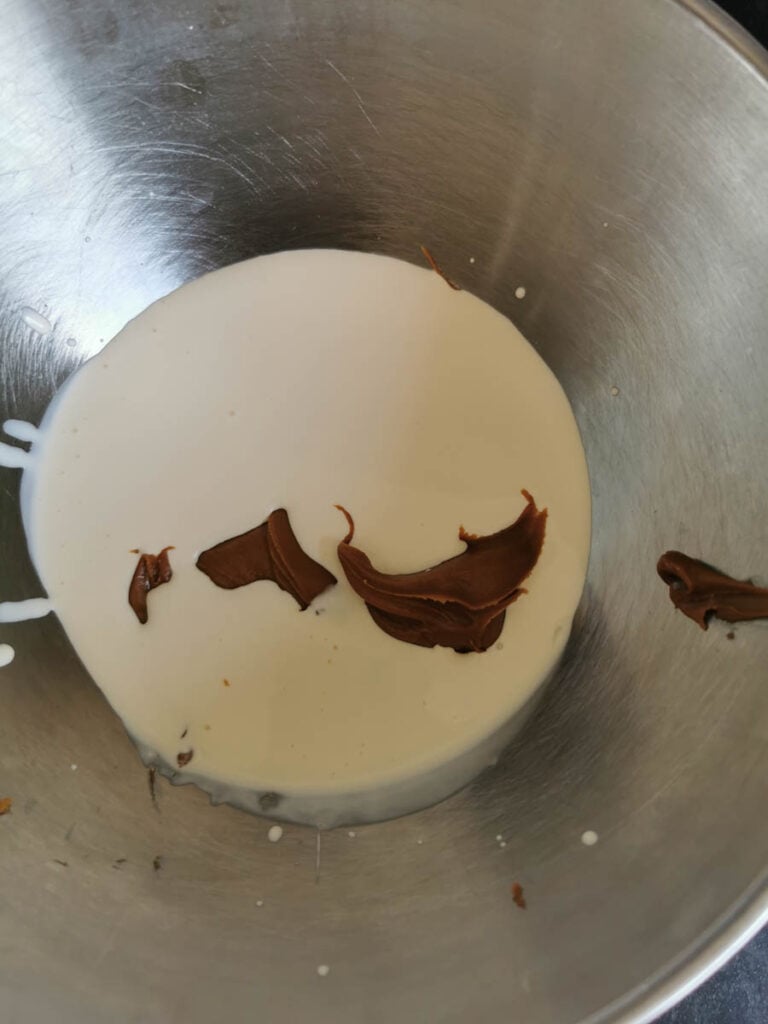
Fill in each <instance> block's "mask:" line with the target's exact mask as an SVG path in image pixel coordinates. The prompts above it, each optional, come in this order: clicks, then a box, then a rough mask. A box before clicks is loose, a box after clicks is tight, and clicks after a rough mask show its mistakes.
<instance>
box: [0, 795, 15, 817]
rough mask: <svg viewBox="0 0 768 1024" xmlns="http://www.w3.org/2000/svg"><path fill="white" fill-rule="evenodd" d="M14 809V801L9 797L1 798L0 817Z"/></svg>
mask: <svg viewBox="0 0 768 1024" xmlns="http://www.w3.org/2000/svg"><path fill="white" fill-rule="evenodd" d="M11 807H13V800H11V798H10V797H9V796H3V797H0V816H1V815H3V814H7V813H8V811H10V809H11Z"/></svg>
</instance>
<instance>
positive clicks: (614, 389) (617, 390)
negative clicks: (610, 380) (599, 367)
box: [611, 384, 621, 398]
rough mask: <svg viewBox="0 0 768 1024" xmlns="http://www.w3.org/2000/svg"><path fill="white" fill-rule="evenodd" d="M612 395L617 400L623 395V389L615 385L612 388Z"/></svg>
mask: <svg viewBox="0 0 768 1024" xmlns="http://www.w3.org/2000/svg"><path fill="white" fill-rule="evenodd" d="M611 394H612V395H613V397H614V398H615V397H616V395H620V394H621V389H620V388H617V387H616V385H615V384H614V385H613V387H612V388H611Z"/></svg>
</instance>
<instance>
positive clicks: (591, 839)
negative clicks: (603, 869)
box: [581, 828, 600, 846]
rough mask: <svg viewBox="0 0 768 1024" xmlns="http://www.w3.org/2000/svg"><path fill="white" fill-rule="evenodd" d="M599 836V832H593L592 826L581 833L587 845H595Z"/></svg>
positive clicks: (582, 839) (583, 841)
mask: <svg viewBox="0 0 768 1024" xmlns="http://www.w3.org/2000/svg"><path fill="white" fill-rule="evenodd" d="M599 838H600V837H599V836H598V834H597V832H593V831H592V829H591V828H590V829H587V831H586V832H582V835H581V841H582V843H584V845H585V846H594V845H595V843H596V842H597V840H598V839H599Z"/></svg>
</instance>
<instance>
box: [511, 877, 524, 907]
mask: <svg viewBox="0 0 768 1024" xmlns="http://www.w3.org/2000/svg"><path fill="white" fill-rule="evenodd" d="M510 892H511V893H512V899H513V900H514V901H515V903H516V904H517V906H518V907H520V909H521V910H525V908H526V907H527V906H528V904H527V903H526V902H525V895H524V892H523V887H522V885H520V883H519V882H513V883H512V886H511V889H510Z"/></svg>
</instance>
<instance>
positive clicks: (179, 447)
mask: <svg viewBox="0 0 768 1024" xmlns="http://www.w3.org/2000/svg"><path fill="white" fill-rule="evenodd" d="M107 367H108V368H109V369H108V372H104V370H105V369H106V368H107ZM233 410H234V411H236V415H234V416H233V415H231V413H232V411H233ZM8 447H10V446H3V448H8ZM12 450H13V452H14V453H20V455H14V456H13V457H14V458H16V459H17V460H20V459H21V458H22V457H23V456H27V453H26V452H24V451H22V449H18V448H13V449H12ZM0 461H2V451H0ZM21 468H24V469H25V472H24V475H23V478H22V511H23V515H24V522H25V528H26V531H27V536H28V539H29V542H30V550H31V553H32V557H33V559H34V562H35V565H36V567H37V570H38V572H39V574H40V577H41V579H42V581H43V584H44V586H45V588H46V590H47V592H48V595H49V598H50V601H51V603H52V605H53V607H54V608H55V610H56V613H57V615H58V616H59V618H60V620H61V622H62V625H63V626H64V629H65V630H66V632H67V635H68V636H69V638H70V640H71V642H72V643H73V645H74V647H75V649H76V650H77V653H78V655H79V656H80V658H81V660H82V661H83V663H84V665H85V666H86V668H87V669H88V671H89V672H90V673H91V675H92V676H93V678H94V680H95V681H96V682H97V683H98V685H99V686H100V687H101V689H102V690H103V692H104V694H105V695H106V697H107V698H108V699H109V701H110V702H111V704H112V705H113V707H114V708H115V710H116V711H117V712H118V713H119V714H120V716H121V717H122V719H123V721H124V722H125V725H126V727H127V728H128V730H129V732H130V733H131V735H132V736H133V737H134V739H135V740H136V742H137V744H138V746H139V749H140V751H141V753H142V756H143V757H144V758H145V760H148V761H152V762H158V763H160V764H162V765H165V766H166V767H169V768H170V767H173V768H175V767H176V764H177V761H176V759H177V755H178V753H179V751H180V750H181V749H182V747H181V746H180V740H179V737H180V735H181V733H182V731H183V730H185V729H188V731H189V733H188V738H187V739H185V740H184V741H183V743H184V744H187V743H191V746H192V747H194V757H193V759H192V760H191V761H190V762H189V764H188V765H186V766H185V767H184V772H183V775H182V777H183V778H184V779H185V780H186V779H190V780H192V781H195V782H198V783H199V784H200V785H202V786H203V787H204V788H206V789H207V790H208V791H209V792H211V794H212V795H213V797H214V799H216V800H229V801H231V802H233V803H235V804H237V805H239V806H243V807H246V808H249V809H253V810H256V811H259V810H260V807H259V797H260V796H261V797H262V798H263V796H264V794H273V795H274V794H277V795H279V800H278V801H277V803H276V805H275V806H274V808H273V809H271V810H270V814H271V815H273V816H274V817H278V818H285V819H289V820H297V821H305V822H310V823H312V824H317V825H321V826H323V827H329V826H331V825H335V824H339V823H341V822H349V823H350V824H351V823H353V822H357V821H369V820H376V819H380V818H383V817H388V816H392V815H394V814H398V813H402V812H404V811H407V810H413V809H414V808H416V807H419V806H424V805H426V804H428V803H431V802H433V801H434V800H436V799H439V798H440V797H442V796H446V795H448V793H450V792H452V791H453V790H455V789H457V788H458V787H459V786H461V785H463V784H464V783H465V782H467V781H468V780H469V779H470V778H471V777H472V776H473V775H474V774H476V773H477V772H478V771H479V770H480V769H481V768H482V767H484V766H485V765H486V764H487V763H489V762H490V761H492V760H493V758H494V757H495V755H496V754H498V751H499V749H500V748H501V746H503V744H504V743H505V742H506V740H507V739H508V738H509V735H510V734H511V732H512V731H513V730H514V729H515V728H516V727H518V726H519V724H520V722H521V721H522V717H523V716H524V715H525V714H527V712H528V711H529V710H530V708H531V706H532V701H533V698H534V696H535V694H536V693H537V692H538V690H539V688H540V686H541V684H542V683H543V682H544V681H545V680H546V679H547V678H548V677H549V675H550V674H551V672H552V670H553V668H554V666H555V665H556V663H557V661H558V659H559V656H560V654H561V652H562V649H563V647H564V645H565V642H566V640H567V637H568V631H569V625H570V622H571V621H572V618H573V614H574V612H575V609H576V606H577V604H578V601H579V597H580V594H581V590H582V586H583V581H584V575H585V571H586V563H587V555H588V547H589V528H590V498H589V486H588V478H587V472H586V464H585V459H584V453H583V450H582V446H581V441H580V438H579V434H578V430H577V427H576V424H575V421H574V419H573V415H572V412H571V410H570V407H569V405H568V402H567V399H566V398H565V395H564V394H563V391H562V389H561V388H560V385H559V384H558V382H557V381H556V379H555V378H554V376H553V375H552V373H551V372H550V371H549V369H548V368H547V367H546V365H545V364H544V363H543V361H542V360H541V359H540V357H539V356H538V355H537V354H536V352H535V351H534V349H533V348H532V347H531V346H530V345H529V344H528V343H527V342H526V341H525V339H524V338H523V337H522V335H521V334H520V333H519V332H518V331H517V330H516V329H515V328H514V327H513V326H512V324H511V323H510V322H509V321H508V320H506V319H505V318H504V317H503V316H501V315H500V314H499V313H497V312H495V311H494V310H493V309H492V308H491V307H489V306H487V305H486V304H485V303H483V302H482V301H480V300H479V299H477V298H475V297H474V296H472V295H470V294H469V293H467V292H461V291H452V290H451V289H448V288H446V287H445V282H444V281H441V280H440V278H439V277H438V275H436V274H434V273H432V272H431V271H430V270H428V269H422V268H421V267H420V266H419V267H415V266H412V265H410V264H408V263H404V262H401V261H398V260H393V259H390V258H387V257H378V256H371V255H364V254H360V253H346V252H338V251H330V250H313V251H298V252H291V253H281V254H276V255H273V256H267V257H260V258H258V259H256V260H250V261H247V262H245V263H241V264H237V265H235V266H233V267H229V268H227V269H225V270H223V271H218V272H216V273H214V274H210V275H207V276H206V277H204V278H201V279H200V280H198V281H196V282H194V283H193V284H191V285H188V286H186V287H184V288H182V289H180V290H179V291H177V292H174V293H172V294H171V295H169V296H168V297H167V298H165V299H162V300H160V301H159V302H157V303H156V304H155V305H153V306H151V307H150V308H149V309H148V310H147V311H146V312H145V313H143V314H142V315H141V316H140V317H138V318H137V319H136V320H134V321H132V322H131V323H130V324H128V326H127V327H126V328H125V329H124V330H123V331H122V332H121V334H120V335H118V337H117V338H116V339H115V340H114V341H113V342H112V343H111V344H109V345H108V346H107V347H106V348H105V349H104V351H102V352H100V353H99V354H97V355H96V356H94V357H93V358H92V359H91V360H90V361H89V362H88V363H87V364H86V365H85V366H84V367H83V368H82V369H81V370H79V371H78V372H77V373H76V374H75V375H74V376H73V377H72V378H71V379H70V380H69V381H68V382H67V384H66V385H65V386H64V388H63V389H62V390H61V392H60V393H59V394H58V395H57V397H56V398H55V399H54V401H53V403H52V405H51V407H50V409H49V410H48V413H47V414H46V417H45V419H44V422H43V424H41V430H40V434H39V435H38V436H37V437H36V438H35V449H34V457H33V458H31V457H28V458H27V461H26V462H24V463H23V466H21ZM105 482H107V483H108V485H107V486H105ZM148 482H149V483H148ZM521 488H526V489H528V490H529V491H530V492H531V493H532V494H533V495H534V497H535V499H536V502H537V504H538V505H539V507H542V508H543V507H546V508H548V509H549V519H548V523H547V534H546V539H545V543H544V548H543V551H542V554H541V558H540V560H539V562H538V564H537V565H536V567H535V569H534V571H533V573H532V575H531V576H530V578H529V579H528V580H527V581H526V583H525V586H526V589H527V591H528V592H527V593H526V594H525V595H523V596H522V597H521V598H520V599H519V600H518V601H517V602H516V603H515V604H513V605H512V606H511V607H510V608H509V610H508V612H507V617H506V621H505V625H504V630H503V633H502V638H503V641H504V642H503V644H498V645H497V647H496V649H495V650H494V651H492V652H490V651H489V652H487V653H485V654H469V655H460V654H456V653H455V652H454V651H452V650H450V649H446V648H435V649H429V648H419V647H415V646H413V645H410V644H406V643H402V642H400V641H398V640H395V639H393V638H392V637H391V636H388V635H387V634H385V633H384V632H382V631H381V630H380V629H379V628H378V627H377V626H376V624H375V623H374V621H373V620H372V618H371V616H370V615H369V613H368V611H367V609H366V607H365V604H364V603H363V602H362V601H361V600H360V598H358V597H357V596H356V595H355V593H354V592H353V591H352V589H351V588H350V587H349V585H348V584H347V582H346V580H345V579H344V575H343V572H342V571H341V567H340V565H339V562H338V558H337V554H336V548H337V544H338V542H339V540H340V539H341V537H342V536H343V534H344V532H345V527H344V524H343V522H342V521H340V518H341V517H340V516H339V513H338V512H337V511H336V510H335V509H334V507H333V506H334V504H336V503H342V504H344V505H345V506H346V507H347V508H349V509H350V510H351V511H352V512H353V514H354V516H355V520H356V523H357V531H358V532H357V535H356V536H357V538H358V539H359V541H360V543H361V546H364V549H365V550H366V552H367V553H368V554H369V555H370V556H371V557H372V558H373V559H374V560H375V561H376V563H377V565H378V567H379V568H380V569H381V570H382V571H383V572H391V573H394V572H413V571H418V570H421V569H424V568H425V567H426V566H429V565H434V564H436V563H438V562H440V561H442V560H444V559H446V558H449V557H451V556H452V555H454V554H457V553H459V552H460V551H461V550H462V549H463V545H462V544H461V543H460V542H459V540H458V536H457V534H458V527H459V525H460V524H463V525H464V526H465V527H466V529H467V530H468V531H470V532H473V533H479V534H488V533H492V532H494V531H497V530H499V529H501V528H503V527H505V526H507V525H509V524H510V523H512V522H513V521H514V520H515V519H516V518H517V516H518V515H519V513H520V512H521V510H522V508H523V506H524V504H525V499H524V498H523V497H522V495H521V494H520V491H521ZM279 507H284V508H286V509H287V510H288V512H289V514H290V518H291V524H292V526H293V529H294V531H295V534H296V536H297V538H298V540H299V542H300V543H301V545H302V547H303V548H304V550H305V551H306V552H307V554H309V555H310V556H311V557H312V558H314V559H316V560H317V561H319V562H320V563H321V564H322V565H323V566H325V567H327V568H328V569H329V570H330V572H332V573H333V574H334V575H335V576H336V577H337V579H338V581H339V582H338V583H337V585H336V586H333V587H331V588H330V589H329V590H327V591H326V592H324V593H323V595H322V599H321V604H320V605H318V607H317V608H315V606H314V605H313V606H311V607H310V608H309V609H308V610H307V611H305V612H300V611H299V610H298V608H297V605H296V602H295V601H294V600H293V599H292V598H291V596H290V595H289V594H287V593H285V592H283V591H281V590H280V589H279V588H278V587H277V586H276V585H275V584H273V583H269V582H257V583H253V584H250V585H248V586H245V587H241V588H240V589H237V590H232V591H229V590H222V589H220V588H218V587H216V586H215V585H214V584H212V582H211V581H210V580H209V579H208V578H207V577H206V576H205V575H204V574H203V573H201V572H200V571H199V570H198V569H196V568H195V561H196V558H197V557H198V555H199V554H200V552H201V551H203V550H205V549H206V548H208V547H210V546H211V545H215V544H217V543H219V542H220V541H222V540H224V539H226V538H228V537H233V536H236V535H237V534H239V533H242V532H244V531H247V530H249V529H252V528H253V527H256V526H258V525H259V524H260V523H262V522H263V521H264V520H265V519H266V518H267V516H268V515H269V513H270V512H271V511H273V510H274V509H276V508H279ZM168 545H173V550H172V551H171V563H172V568H173V578H172V580H171V581H170V582H169V583H168V584H166V585H165V586H162V587H158V588H157V589H156V590H153V591H152V592H151V593H150V594H149V595H148V610H149V621H148V622H147V624H146V625H141V624H140V623H139V622H138V621H137V619H136V616H135V615H134V614H133V612H132V611H131V609H130V607H129V606H128V600H127V592H128V584H129V582H130V579H131V576H132V573H133V571H134V568H135V565H136V555H135V554H134V553H132V549H137V548H138V549H139V550H141V551H145V552H157V551H159V550H161V548H163V547H166V546H168ZM83 565H87V566H88V567H89V569H88V586H87V587H86V586H83ZM46 607H49V606H46ZM35 608H36V609H37V610H38V611H39V612H40V614H43V613H44V612H43V608H44V606H43V605H37V606H35ZM28 610H32V608H31V607H30V608H28ZM320 610H322V613H323V614H322V615H319V616H318V615H315V614H314V612H315V611H320ZM560 627H563V628H560ZM222 680H227V681H232V685H231V686H227V685H222ZM184 749H186V747H184Z"/></svg>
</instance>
